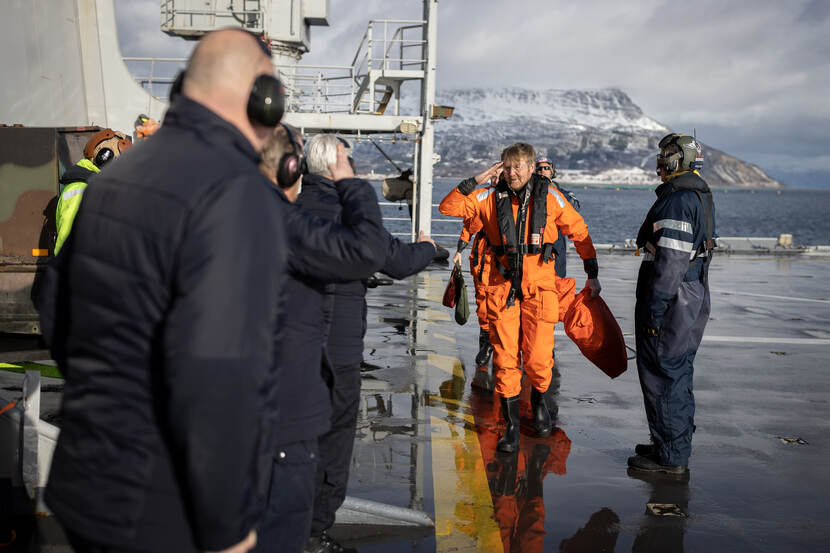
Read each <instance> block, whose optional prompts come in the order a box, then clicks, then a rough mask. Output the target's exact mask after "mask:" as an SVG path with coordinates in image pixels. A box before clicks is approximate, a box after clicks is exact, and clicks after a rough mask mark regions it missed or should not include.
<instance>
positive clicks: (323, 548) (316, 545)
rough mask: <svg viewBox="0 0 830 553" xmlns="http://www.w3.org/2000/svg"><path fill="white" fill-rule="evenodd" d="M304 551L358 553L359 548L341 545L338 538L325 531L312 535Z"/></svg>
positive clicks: (314, 552)
mask: <svg viewBox="0 0 830 553" xmlns="http://www.w3.org/2000/svg"><path fill="white" fill-rule="evenodd" d="M303 553H357V549H355V548H354V547H344V546H342V545H340V544H339V543H337V540H335V539H334V538H332V537H331V536H329V535H328V534H326V532H325V531H323V533H322V534H320V535H319V536H312V537H311V538H309V539H308V543H307V544H306V546H305V549H303Z"/></svg>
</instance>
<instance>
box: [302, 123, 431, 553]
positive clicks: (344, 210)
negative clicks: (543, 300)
mask: <svg viewBox="0 0 830 553" xmlns="http://www.w3.org/2000/svg"><path fill="white" fill-rule="evenodd" d="M338 149H346V151H348V152H350V151H351V146H350V144H349V143H348V141H346V140H345V139H343V138H340V137H338V136H336V135H333V134H318V135H316V136H314V137H312V138H311V140H309V142H308V148H307V152H308V155H307V160H308V174H307V175H305V176H304V177H303V189H302V192H301V193H300V195H299V198H298V200H297V204H298V205H300V206H301V207H302V208H303V209H305V210H307V211H308V212H309V213H312V214H314V215H317V216H319V217H321V218H324V219H327V220H331V221H342V220H343V219H344V218H348V217H349V212H348V211H349V206H344V205H341V201H340V199H339V198H338V195H337V188H336V187H337V184H336V182H337V175H336V174H334V172H333V171H332V165H333V164H334V162H335V160H336V157H337V151H338ZM374 198H375V197H374V196H373V198H372V199H370V200H367V201H369V202H371V203H372V204H373V205H375V206H377V200H376V199H374ZM378 209H379V208H378ZM378 213H379V211H378ZM378 238H381V239H382V240H383V241H384V242H385V243H386V244H387V251H386V256H385V258H384V260H383V265H382V266H381V267H380V269H379V270H380V272H382V273H384V274H386V275H388V276H390V277H392V278H404V277H407V276H410V275H412V274H415V273H417V272H418V271H421V270H422V269H424V268H425V267H426V266H427V265H429V264H430V262H431V261H432V260H433V257H434V256H435V243H434V242H433V241H432V240H431V239H430V238H429V237H428V236H425V235H424V233H423V231H422V232H421V235H420V237H419V239H418V241H417V242H415V243H413V244H405V243H403V242H401V241H400V240H398V239H397V238H393V237H392V236H391V235H390V234H389V233H388V232H387V231H386V230H385V229H383V228H382V227H381V229H380V231H379V235H378ZM327 293H328V296H327V299H328V300H330V304H329V306H328V308H327V310H326V311H327V314H328V318H329V320H330V321H331V324H330V326H329V329H328V336H327V337H326V340H325V343H326V354H327V355H328V359H329V360H330V362H331V370H332V373H333V374H332V377H333V378H332V387H331V391H330V393H331V402H332V409H331V418H330V421H331V428H330V429H329V430H328V432H326V433H325V434H323V435H322V436H320V438H319V439H318V445H319V450H320V455H319V461H318V465H317V476H316V485H315V488H316V489H315V492H314V509H313V517H312V522H311V533H310V537H309V538H308V542H307V543H306V546H305V550H304V551H306V552H307V553H348V552H353V551H355V550H354V549H352V548H348V547H344V546H342V545H340V544H339V543H338V542H337V541H336V540H335V539H334V538H332V537H331V536H329V535H328V533H327V530H328V529H329V528H331V526H332V525H333V524H334V514H335V512H336V511H337V509H338V508H339V507H340V506H341V505H342V504H343V500H344V499H345V497H346V486H347V483H348V478H349V465H350V464H351V457H352V448H353V446H354V437H355V431H356V425H357V414H358V408H359V406H360V365H361V363H362V361H363V337H364V335H365V334H366V281H365V280H358V279H353V280H350V281H347V282H337V283H335V284H333V285H330V286H329V287H328V290H327Z"/></svg>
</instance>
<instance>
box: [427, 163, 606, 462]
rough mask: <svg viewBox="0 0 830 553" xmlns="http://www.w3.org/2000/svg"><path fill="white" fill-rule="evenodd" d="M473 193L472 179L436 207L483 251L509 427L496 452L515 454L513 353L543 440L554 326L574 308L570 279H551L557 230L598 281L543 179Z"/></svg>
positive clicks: (573, 215) (572, 218) (580, 225)
mask: <svg viewBox="0 0 830 553" xmlns="http://www.w3.org/2000/svg"><path fill="white" fill-rule="evenodd" d="M470 181H472V182H470ZM474 187H475V180H474V179H468V180H467V181H463V182H462V183H461V184H460V185H459V186H458V187H456V188H455V189H453V190H452V191H450V193H449V194H448V195H447V196H446V197H445V198H444V199H443V200H442V201H441V204H440V206H439V210H440V211H441V213H443V214H445V215H449V216H454V217H463V218H464V220H465V224H467V225H469V228H470V229H473V228H476V227H477V226H480V227H481V230H482V232H483V239H484V240H485V241H486V243H487V249H486V251H485V253H484V266H485V267H487V269H485V270H484V271H482V272H481V277H482V278H481V282H480V284H479V287H480V289H481V290H482V291H483V292H484V296H485V298H484V304H485V309H486V312H487V321H488V326H489V331H490V341H491V343H492V345H493V350H494V355H495V359H494V363H493V365H494V368H495V389H496V392H497V393H498V394H500V395H501V396H502V410H503V412H504V417H505V420H506V421H507V428H506V432H505V436H504V438H503V441H501V442H499V448H500V449H501V450H502V451H514V450H515V449H516V448H517V447H518V437H519V436H518V421H519V414H518V399H519V398H518V396H519V392H520V391H521V381H522V370H521V366H520V362H519V352H521V356H522V357H521V359H522V365H523V366H524V370H525V373H526V374H527V376H528V379H529V380H530V383H531V385H532V387H533V390H532V394H531V401H532V406H533V409H534V419H535V420H534V425H535V428H536V431H537V434H538V435H540V436H544V435H547V434H549V433H550V430H551V421H550V417H549V415H548V414H547V413H546V412H545V411H544V409H543V408H542V407H541V405H542V404H543V402H542V401H540V398H541V396H542V394H544V393H545V392H546V391H547V389H548V386H549V384H550V379H551V369H552V368H553V331H554V326H555V325H556V323H557V321H559V320H560V319H561V317H562V316H564V309H565V308H567V306H568V305H565V303H568V302H569V301H572V300H573V290H574V285H575V283H574V281H573V279H559V278H558V277H557V276H556V271H555V269H554V263H553V259H554V252H553V243H554V242H555V241H556V239H557V237H558V235H559V233H558V229H561V230H562V232H564V233H565V235H567V236H568V237H569V238H570V239H571V241H573V243H574V246H575V247H576V250H577V252H578V253H579V255H580V257H581V258H582V259H583V260H586V270H587V271H588V272H589V275H588V277H589V278H596V276H597V275H596V273H597V272H598V269H597V266H596V251H595V250H594V246H593V243H592V242H591V237H590V236H589V234H588V228H587V226H586V225H585V221H584V220H583V219H582V216H581V215H579V213H577V212H576V210H575V209H574V208H573V207H572V206H571V205H570V204H569V203H568V202H567V201H566V200H565V198H564V197H563V196H562V193H561V192H559V190H557V189H556V187H554V186H551V185H549V184H548V182H547V180H545V179H543V178H542V177H539V176H538V175H535V174H533V175H531V176H530V179H529V180H528V181H527V183H526V184H525V186H524V187H523V188H522V189H521V190H519V191H518V192H514V191H513V190H512V189H511V188H510V187H509V186H508V185H507V183H506V182H505V181H504V180H500V181H499V182H498V184H496V185H495V186H486V187H482V188H479V189H478V190H473V189H474ZM465 191H466V192H467V194H465V193H464V192H465ZM480 234H481V233H480ZM485 273H486V274H485ZM591 273H593V274H591ZM560 297H561V298H562V300H564V301H563V302H560ZM560 303H562V305H560ZM537 411H538V413H537Z"/></svg>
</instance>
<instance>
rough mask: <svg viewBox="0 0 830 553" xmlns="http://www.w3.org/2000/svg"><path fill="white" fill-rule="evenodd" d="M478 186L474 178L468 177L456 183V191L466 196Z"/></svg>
mask: <svg viewBox="0 0 830 553" xmlns="http://www.w3.org/2000/svg"><path fill="white" fill-rule="evenodd" d="M476 186H478V184H477V183H476V179H475V177H470V178H469V179H464V180H463V181H461V182H460V183H458V186H457V187H456V188H458V191H459V192H461V193H462V194H464V195H465V196H466V195H468V194H469V193H470V192H472V191H473V190H475V189H476Z"/></svg>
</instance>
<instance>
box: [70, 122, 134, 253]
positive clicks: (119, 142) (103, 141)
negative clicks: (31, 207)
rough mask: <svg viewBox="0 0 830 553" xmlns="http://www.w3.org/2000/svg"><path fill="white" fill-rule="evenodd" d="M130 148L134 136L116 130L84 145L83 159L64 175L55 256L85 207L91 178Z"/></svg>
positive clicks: (101, 132)
mask: <svg viewBox="0 0 830 553" xmlns="http://www.w3.org/2000/svg"><path fill="white" fill-rule="evenodd" d="M130 146H132V141H131V140H130V137H128V136H127V135H125V134H123V133H120V132H118V131H114V130H112V129H104V130H102V131H99V132H97V133H95V134H94V135H93V136H92V137H91V138H90V139H89V140H88V141H87V143H86V146H84V157H83V159H82V160H81V161H79V162H78V163H76V164H75V165H73V166H72V167H70V168H69V169H67V170H66V171H65V172H64V174H63V175H61V178H60V183H61V185H62V186H63V188H61V193H60V196H59V197H58V205H57V207H56V208H55V224H56V226H57V231H58V235H57V239H56V240H55V255H57V254H58V252H59V251H60V249H61V247H62V246H63V243H64V242H65V241H66V238H67V237H68V236H69V233H70V232H71V231H72V222H73V221H74V220H75V215H77V214H78V209H79V208H80V207H81V200H82V199H83V197H84V189H85V188H86V185H87V182H88V181H89V179H90V178H91V177H92V176H93V175H95V174H96V173H100V172H101V169H103V168H104V165H106V164H108V163H109V162H110V161H112V160H113V159H115V158H117V157H118V156H120V155H121V154H123V153H124V152H125V151H127V149H128V148H129V147H130Z"/></svg>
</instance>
